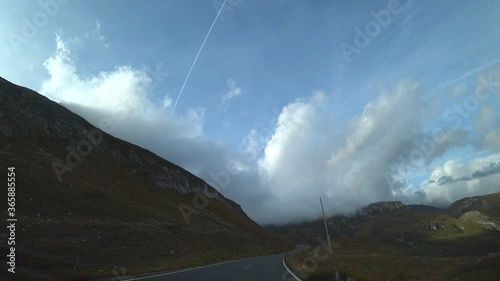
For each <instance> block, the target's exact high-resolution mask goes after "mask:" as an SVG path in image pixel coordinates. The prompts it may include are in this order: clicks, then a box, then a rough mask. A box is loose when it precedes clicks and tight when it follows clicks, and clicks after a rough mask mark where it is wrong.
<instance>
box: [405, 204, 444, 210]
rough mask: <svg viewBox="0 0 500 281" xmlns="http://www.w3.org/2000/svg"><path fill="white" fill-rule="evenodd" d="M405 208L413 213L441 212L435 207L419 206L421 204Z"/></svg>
mask: <svg viewBox="0 0 500 281" xmlns="http://www.w3.org/2000/svg"><path fill="white" fill-rule="evenodd" d="M406 208H407V209H408V210H410V211H413V212H437V211H440V210H441V209H439V208H436V207H432V206H427V205H421V204H418V205H416V204H410V205H406Z"/></svg>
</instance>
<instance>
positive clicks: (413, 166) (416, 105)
mask: <svg viewBox="0 0 500 281" xmlns="http://www.w3.org/2000/svg"><path fill="white" fill-rule="evenodd" d="M56 42H57V49H56V51H55V52H54V54H53V55H52V56H51V57H50V58H48V59H47V60H46V61H45V63H44V66H45V68H46V69H47V71H48V73H49V75H50V77H49V79H47V80H46V81H44V82H43V84H42V86H41V89H40V92H41V93H42V94H43V95H45V96H47V97H49V98H51V99H52V100H55V101H57V102H60V103H61V104H62V105H64V106H66V107H68V108H69V109H70V110H72V111H74V112H75V113H77V114H79V115H81V116H82V117H84V118H86V119H87V120H88V121H89V122H90V123H92V124H93V125H95V126H98V127H100V123H101V122H103V120H113V121H114V122H112V123H113V124H114V126H113V128H112V130H110V133H111V134H112V135H114V136H116V137H119V138H122V139H124V140H127V141H129V142H132V143H134V144H137V145H140V146H142V147H144V148H147V149H149V150H151V151H153V152H154V153H156V154H158V155H160V156H162V157H164V158H166V159H167V160H169V161H172V162H174V163H176V164H178V165H181V166H182V167H184V168H186V169H187V170H189V171H190V172H192V173H194V174H196V175H197V176H199V177H201V178H203V179H205V180H206V181H207V182H208V183H210V184H212V185H214V187H216V188H217V189H219V191H221V192H222V193H223V194H224V195H225V196H227V197H229V198H231V199H233V200H235V201H237V202H238V203H240V204H241V205H242V207H243V209H244V210H245V211H246V212H247V213H248V214H249V215H250V216H251V217H252V218H253V219H255V220H256V221H257V222H259V223H263V224H265V223H287V222H291V221H299V220H307V219H314V218H317V217H319V215H320V209H319V204H318V203H319V199H318V197H319V196H322V197H323V201H324V202H325V207H326V211H327V212H328V213H329V214H334V213H349V212H352V211H354V210H355V209H357V208H359V207H361V206H363V205H365V204H368V203H371V202H374V201H379V200H403V201H405V202H407V203H424V204H433V205H438V206H443V205H445V204H448V203H451V202H452V201H453V200H457V199H460V198H462V197H464V196H471V195H478V194H486V193H490V192H497V191H500V154H499V153H496V152H498V149H499V148H500V131H499V128H500V126H499V124H500V123H499V122H500V121H499V117H498V113H495V112H494V109H492V108H491V107H488V104H491V103H492V102H493V101H494V100H498V98H499V96H498V92H494V91H492V89H491V87H490V89H488V88H487V87H485V86H484V85H483V86H481V84H478V85H479V86H478V88H477V89H476V91H477V92H481V93H483V96H484V93H485V91H490V92H489V93H491V94H490V95H489V97H488V98H489V99H490V100H488V102H483V101H479V102H480V105H478V107H477V109H474V111H471V116H472V115H474V117H471V118H474V120H473V122H472V123H474V125H473V129H470V128H465V127H466V126H465V125H464V126H459V127H454V126H452V125H453V124H452V123H448V124H447V123H446V119H445V121H443V122H442V123H443V124H444V125H443V126H441V125H440V126H436V125H435V124H434V123H436V120H442V119H443V117H442V116H441V115H442V112H445V110H446V109H447V108H448V107H450V108H451V106H450V103H449V102H448V103H445V106H444V108H441V109H440V110H438V111H437V112H438V113H437V114H436V113H435V111H433V110H431V109H429V105H428V104H427V103H426V102H424V101H423V99H422V98H421V97H422V96H423V95H424V94H425V91H424V90H423V89H422V88H421V86H419V85H418V83H415V82H414V81H410V80H403V81H400V82H399V83H398V84H397V85H395V86H394V87H392V88H390V89H387V90H384V91H381V92H380V93H378V95H377V96H376V98H375V99H373V100H372V101H371V102H370V103H368V104H367V105H366V106H365V107H364V109H362V110H360V112H359V114H358V115H356V116H353V117H352V118H351V119H350V120H349V122H347V123H346V124H343V123H339V122H337V121H336V120H335V118H333V117H332V116H333V115H332V114H331V110H332V109H331V108H335V106H336V105H332V104H331V103H330V101H329V98H328V94H326V93H324V92H322V91H315V92H312V93H311V94H310V95H307V93H305V94H306V95H305V96H304V97H303V98H299V99H297V100H294V101H291V102H289V103H288V104H287V105H285V106H283V108H282V109H281V110H280V111H279V112H277V116H276V118H275V119H274V118H273V119H272V120H270V122H269V125H270V127H269V128H265V129H261V128H248V135H246V136H242V143H243V146H244V149H243V150H241V151H239V150H236V149H234V148H233V147H231V146H229V145H227V144H224V143H220V142H217V141H214V140H209V139H207V138H206V137H205V136H204V132H203V122H204V114H205V111H206V110H207V109H205V108H192V109H190V110H188V111H186V112H184V113H176V112H173V111H172V110H171V105H172V100H171V99H170V98H169V97H168V96H165V97H164V98H163V99H162V101H161V102H154V100H155V98H153V95H154V92H155V91H156V89H155V85H157V84H158V83H159V81H157V80H158V79H161V76H156V77H154V76H152V75H149V74H148V72H147V71H146V70H144V69H135V68H133V67H131V66H118V67H116V68H115V69H112V70H107V71H101V72H100V73H99V74H98V75H95V76H90V77H86V76H85V77H84V76H83V75H81V74H79V72H78V69H77V66H76V64H75V62H74V61H73V59H72V53H71V51H70V48H69V46H68V45H67V43H65V42H64V41H63V40H62V39H61V38H60V37H57V38H56ZM495 79H496V78H495ZM499 80H500V79H499ZM228 87H229V91H228V93H227V95H226V96H224V97H223V99H222V102H223V104H224V103H225V102H227V101H229V100H230V99H231V98H234V97H236V96H238V95H240V94H241V89H240V88H239V87H237V86H236V82H234V81H232V80H230V81H228ZM495 89H497V88H494V89H493V90H495ZM497 90H498V89H497ZM457 95H460V93H459V94H457V93H454V94H453V96H454V97H455V98H457ZM458 98H459V99H460V98H463V96H458ZM438 123H439V122H438ZM432 124H434V125H432ZM463 124H465V122H464V123H463ZM472 140H474V143H475V145H474V147H473V148H470V145H469V144H470V143H471V141H472ZM464 147H469V149H473V153H474V155H475V156H474V157H463V156H462V155H455V154H453V151H455V150H456V149H457V148H464ZM445 156H446V157H447V158H450V157H451V158H452V159H447V160H446V158H445ZM229 171H231V173H229Z"/></svg>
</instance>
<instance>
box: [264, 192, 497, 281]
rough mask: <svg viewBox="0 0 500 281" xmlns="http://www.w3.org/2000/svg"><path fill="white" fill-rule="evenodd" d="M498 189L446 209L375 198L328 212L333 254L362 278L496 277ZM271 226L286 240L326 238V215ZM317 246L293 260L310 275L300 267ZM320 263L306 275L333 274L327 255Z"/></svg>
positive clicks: (346, 272) (344, 267) (344, 270)
mask: <svg viewBox="0 0 500 281" xmlns="http://www.w3.org/2000/svg"><path fill="white" fill-rule="evenodd" d="M499 196H500V193H494V194H489V195H484V196H475V197H472V198H464V199H461V200H458V201H456V202H454V203H453V204H451V205H450V206H449V207H448V208H446V209H443V210H439V209H436V208H433V207H429V206H422V205H420V206H418V207H415V205H409V206H406V205H403V204H402V203H401V202H397V201H396V202H377V203H373V204H370V205H368V206H367V207H365V208H362V209H361V210H359V211H358V212H356V213H355V214H354V215H352V216H334V217H330V218H328V219H327V222H328V227H329V230H330V235H331V238H332V245H333V247H334V254H333V255H332V256H330V257H331V258H333V260H334V264H336V265H337V267H338V268H339V270H340V271H341V272H342V274H343V275H344V276H354V277H356V278H358V281H359V280H387V279H391V280H410V279H411V278H416V280H429V279H428V278H437V279H435V280H443V279H444V278H448V279H449V280H454V278H456V277H458V278H459V280H461V281H463V280H498V279H497V278H498V276H500V218H499V217H498V216H496V214H498V209H497V208H498V206H499V205H498V202H499V198H500V197H499ZM268 229H269V230H270V231H272V232H274V233H276V234H278V235H283V236H284V237H286V239H288V240H292V241H298V242H306V243H310V244H312V245H317V244H318V243H319V245H321V242H319V241H321V240H323V241H324V240H326V238H325V229H324V224H323V221H322V220H317V221H313V222H307V223H300V224H294V225H285V226H268ZM314 250H315V248H314V247H313V248H312V249H311V250H310V251H308V252H305V253H302V254H298V255H296V256H294V257H291V258H289V260H288V261H289V263H290V264H291V265H292V266H293V267H295V269H296V270H297V272H298V273H301V274H303V276H307V274H306V273H305V272H303V271H302V270H301V268H302V266H303V265H304V260H305V259H306V258H307V257H311V256H314ZM416 265H418V266H416ZM320 268H321V270H318V271H316V272H315V273H314V274H311V276H309V277H310V278H311V279H307V280H321V278H329V277H328V274H330V273H329V270H330V268H331V266H330V265H329V264H328V263H326V262H323V263H320ZM325 276H326V277H325ZM479 276H480V277H479ZM314 278H317V279H314ZM426 278H427V279H426ZM440 278H441V279H440ZM432 280H434V279H432Z"/></svg>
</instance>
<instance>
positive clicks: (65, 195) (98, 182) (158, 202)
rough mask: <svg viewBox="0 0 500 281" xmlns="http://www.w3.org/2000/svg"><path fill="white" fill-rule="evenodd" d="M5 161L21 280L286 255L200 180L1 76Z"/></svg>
mask: <svg viewBox="0 0 500 281" xmlns="http://www.w3.org/2000/svg"><path fill="white" fill-rule="evenodd" d="M0 160H1V161H0V170H1V171H4V172H5V171H7V167H10V166H14V167H15V172H16V206H17V208H18V213H17V216H18V217H17V219H18V221H19V223H18V224H19V227H18V228H17V237H16V238H17V239H18V241H20V242H19V247H18V248H17V256H19V257H20V258H19V263H18V264H17V266H16V268H17V274H16V276H17V277H18V278H19V280H82V279H88V278H98V277H116V278H118V277H120V276H122V275H129V274H136V273H141V272H152V271H159V270H167V269H173V268H180V267H190V266H195V265H201V264H207V263H212V262H217V261H222V260H227V259H233V258H239V257H246V256H252V255H261V254H269V253H275V252H280V251H284V250H286V249H288V246H287V245H286V243H285V242H284V240H282V239H281V238H278V237H276V236H273V235H271V234H270V233H268V232H267V231H266V230H265V229H263V228H262V227H261V226H259V225H258V224H256V223H255V222H253V221H252V220H251V219H250V218H249V217H248V216H247V215H246V214H245V213H244V211H243V210H242V209H241V207H240V206H239V205H238V204H237V203H235V202H234V201H232V200H230V199H228V198H226V197H224V196H223V195H222V194H220V193H219V192H218V191H217V190H216V189H214V188H213V187H212V186H210V185H208V184H207V183H206V182H204V181H203V180H201V179H200V178H198V177H196V176H194V175H192V174H190V173H189V172H187V171H186V170H184V169H183V168H181V167H179V166H177V165H175V164H173V163H171V162H169V161H167V160H165V159H162V158H161V157H159V156H158V155H155V154H154V153H152V152H150V151H148V150H146V149H143V148H141V147H138V146H136V145H133V144H130V143H128V142H125V141H122V140H120V139H118V138H115V137H113V136H111V135H109V134H107V133H105V132H103V131H101V130H100V129H98V128H96V127H94V126H92V125H91V124H90V123H88V122H87V121H86V120H85V119H83V118H81V117H80V116H77V115H76V114H74V113H72V112H71V111H69V110H68V109H66V108H64V107H63V106H61V105H59V104H57V103H55V102H53V101H51V100H49V99H47V98H46V97H44V96H42V95H40V94H38V93H36V92H34V91H32V90H30V89H27V88H24V87H20V86H17V85H14V84H12V83H10V82H8V81H6V80H4V79H2V78H0ZM4 172H2V174H4V176H6V172H5V173H4ZM4 182H5V181H4ZM4 194H6V192H5V193H4ZM4 196H5V195H4ZM6 202H7V200H3V199H2V203H0V205H1V207H2V210H7V206H6ZM4 221H5V220H4ZM6 247H7V244H6V243H1V245H0V248H2V249H3V250H2V251H3V252H6V251H7V249H6ZM4 248H5V249H4ZM21 257H22V258H21ZM118 269H119V270H118ZM120 280H121V279H120Z"/></svg>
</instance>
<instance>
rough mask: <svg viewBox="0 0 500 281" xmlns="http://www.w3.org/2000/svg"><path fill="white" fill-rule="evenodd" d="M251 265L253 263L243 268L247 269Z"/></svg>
mask: <svg viewBox="0 0 500 281" xmlns="http://www.w3.org/2000/svg"><path fill="white" fill-rule="evenodd" d="M251 265H252V264H249V265H247V266H245V267H243V269H246V268H248V267H250V266H251Z"/></svg>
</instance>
